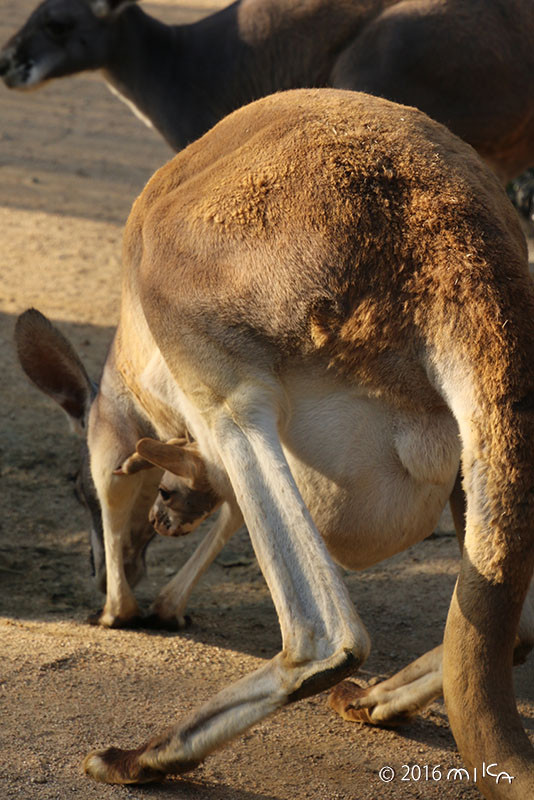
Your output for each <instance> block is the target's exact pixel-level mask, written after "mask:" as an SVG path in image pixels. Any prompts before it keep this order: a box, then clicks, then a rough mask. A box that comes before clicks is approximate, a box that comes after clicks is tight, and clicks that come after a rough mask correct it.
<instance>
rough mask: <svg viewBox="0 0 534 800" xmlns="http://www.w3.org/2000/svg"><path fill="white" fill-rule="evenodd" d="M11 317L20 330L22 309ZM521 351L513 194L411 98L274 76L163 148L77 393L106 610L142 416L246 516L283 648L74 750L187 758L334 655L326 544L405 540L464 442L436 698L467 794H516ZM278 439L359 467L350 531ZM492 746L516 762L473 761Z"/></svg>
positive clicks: (121, 774) (339, 638) (130, 779)
mask: <svg viewBox="0 0 534 800" xmlns="http://www.w3.org/2000/svg"><path fill="white" fill-rule="evenodd" d="M25 319H26V320H28V319H33V321H32V324H33V326H34V330H35V325H36V324H38V323H37V322H36V319H35V313H32V314H30V316H29V317H23V318H22V319H21V322H20V323H19V326H24V325H25V322H24V320H25ZM47 324H48V323H46V321H45V323H43V325H44V327H45V328H46V325H47ZM73 363H75V362H73ZM533 365H534V287H533V285H532V281H531V278H530V277H529V274H528V261H527V253H526V246H525V241H524V237H523V235H522V232H521V229H520V227H519V223H518V221H517V218H516V215H515V212H514V211H513V209H512V207H511V206H510V204H509V202H508V200H507V198H506V195H505V193H504V191H503V189H502V188H501V186H500V184H499V181H498V180H497V178H496V177H495V175H493V174H492V173H491V171H490V170H489V169H487V168H485V167H484V165H483V164H481V162H480V159H478V157H477V156H476V154H475V153H474V152H473V150H472V149H471V148H470V147H469V146H467V145H466V144H464V143H463V142H461V141H460V140H459V139H457V138H456V137H454V136H453V135H452V134H451V133H450V132H449V131H448V130H447V129H446V128H444V127H443V126H441V125H439V124H437V123H435V122H433V121H431V120H430V119H428V118H427V117H426V116H425V115H424V114H422V113H421V112H419V111H417V110H415V109H413V108H407V107H402V106H398V105H395V104H392V103H390V102H388V101H386V100H382V99H379V98H373V97H370V96H366V95H361V94H358V93H354V92H344V91H337V90H316V91H313V90H300V91H294V92H288V93H281V94H278V95H274V96H272V97H268V98H266V99H263V100H261V101H258V102H257V103H254V104H252V105H250V106H247V107H245V108H243V109H241V110H239V111H236V112H235V113H234V114H232V115H230V116H229V117H227V118H226V119H225V120H223V121H222V122H221V123H219V124H218V125H217V126H216V128H214V129H213V131H211V132H210V133H208V134H206V135H205V136H204V137H202V138H201V139H200V140H199V141H197V142H195V143H194V144H192V145H191V146H189V147H188V148H187V149H186V150H184V151H183V153H181V154H179V155H178V156H176V157H175V158H174V159H173V160H172V161H171V162H170V163H169V164H167V165H166V166H165V167H163V168H162V169H161V170H159V171H158V172H157V173H156V174H155V176H154V177H153V178H152V180H151V181H150V182H149V183H148V185H147V187H146V188H145V190H144V192H143V193H142V194H141V196H140V198H139V199H138V200H137V201H136V203H135V204H134V207H133V210H132V213H131V215H130V218H129V221H128V223H127V227H126V232H125V240H124V274H123V293H122V303H121V314H120V323H119V327H118V329H117V333H116V336H115V339H114V343H113V347H112V349H111V351H110V354H109V357H108V359H107V362H106V366H105V369H104V373H103V378H102V382H101V385H100V389H99V391H98V393H97V395H96V397H95V399H94V400H93V402H92V403H91V404H90V405H89V407H88V408H87V415H88V445H89V449H90V454H91V471H92V475H93V479H94V483H95V486H96V490H97V493H98V497H99V500H100V504H101V508H102V519H103V524H104V539H105V546H106V559H107V560H108V563H110V564H112V563H115V564H118V566H119V569H118V570H116V571H115V572H116V574H117V575H118V579H117V580H118V583H117V584H115V585H113V586H108V598H107V601H106V607H105V609H104V612H103V613H104V616H105V615H106V614H107V615H109V617H110V618H112V616H113V613H114V603H115V602H116V597H118V596H119V594H121V593H126V594H127V593H128V591H129V587H128V585H127V581H126V578H125V575H124V571H123V570H121V569H120V566H121V563H122V562H121V558H122V555H121V553H122V542H123V540H124V537H126V538H127V537H128V536H129V531H130V513H131V511H132V509H133V508H134V507H135V503H136V498H137V496H138V494H139V493H140V492H141V491H142V488H143V484H144V481H145V478H146V476H147V475H150V471H144V472H143V471H140V472H134V473H132V474H126V475H125V474H117V468H118V467H120V466H121V465H123V464H124V462H125V461H126V460H127V459H128V458H129V457H130V456H131V454H132V452H133V451H134V450H135V448H136V444H137V441H138V440H139V439H140V438H141V437H146V436H147V435H148V436H152V437H155V438H156V439H159V440H163V441H166V440H169V439H173V438H177V439H181V438H182V437H184V436H185V435H186V431H190V432H191V433H192V436H193V437H194V440H195V442H196V448H198V453H199V454H200V455H201V457H202V461H203V464H204V465H205V469H206V475H207V477H208V478H209V482H210V485H211V486H213V487H214V488H215V489H216V492H217V496H218V497H219V498H220V499H221V501H222V507H221V514H226V516H227V519H230V518H231V517H234V519H235V520H238V521H239V520H240V519H244V520H245V522H246V523H247V526H248V529H249V532H250V536H251V539H252V543H253V546H254V549H255V552H256V556H257V558H258V562H259V564H260V567H261V569H262V571H263V573H264V576H265V578H266V581H267V584H268V586H269V589H270V591H271V594H272V597H273V601H274V604H275V607H276V610H277V613H278V616H279V620H280V625H281V630H282V640H283V649H282V651H281V653H280V654H279V655H277V656H276V657H275V658H274V659H272V660H271V661H269V662H268V663H266V664H265V665H263V666H262V667H260V668H259V669H258V670H256V671H255V672H254V673H252V674H250V675H248V676H246V677H244V678H242V679H241V680H240V681H238V682H237V683H235V684H232V685H231V686H229V687H227V688H226V689H224V690H223V691H222V692H220V693H219V694H218V695H216V697H215V698H213V699H212V700H210V701H208V702H207V703H206V704H205V705H203V706H202V707H201V708H200V709H199V710H198V711H197V712H196V713H195V714H193V715H192V716H190V717H188V718H187V719H185V720H184V721H183V722H181V723H179V724H177V725H175V726H174V727H173V728H171V729H170V730H169V731H167V732H166V733H165V734H163V735H161V736H159V737H156V738H155V739H152V740H151V741H149V742H147V743H145V744H143V745H141V746H140V747H137V748H135V749H133V750H119V749H117V748H110V749H108V750H104V751H102V752H98V753H92V754H90V755H89V756H88V757H87V758H86V760H85V770H86V772H87V773H88V774H89V775H91V776H92V777H93V778H95V779H97V780H101V781H106V782H110V783H139V782H146V781H154V780H160V779H161V778H162V777H163V776H164V775H165V774H169V773H182V772H187V771H188V770H191V769H193V768H194V767H195V766H196V765H197V764H198V763H199V762H201V761H202V760H203V759H204V758H206V757H207V756H208V755H209V754H210V753H211V752H212V751H213V750H215V749H216V748H218V747H220V746H221V745H223V744H224V743H225V742H227V741H229V740H230V739H231V738H233V737H235V736H238V735H239V734H240V733H242V732H243V731H244V730H246V729H247V728H248V727H249V726H250V725H253V724H255V723H257V722H258V721H259V720H261V719H263V718H264V717H266V716H267V715H269V714H271V713H273V712H274V711H276V710H277V709H278V708H280V707H282V706H283V705H285V704H287V703H290V702H293V701H295V700H298V699H300V698H303V697H306V696H309V695H311V694H314V693H316V692H319V691H322V690H324V689H327V688H328V687H330V686H333V685H334V684H336V683H338V682H339V681H341V680H342V679H343V678H344V677H345V676H347V675H348V674H350V673H352V672H354V671H355V670H356V668H357V667H358V666H359V665H360V664H361V663H362V662H363V661H364V659H365V658H366V656H367V653H368V650H369V641H368V636H367V633H366V631H365V628H364V627H363V624H362V622H361V620H360V619H359V617H358V615H357V614H356V612H355V610H354V608H353V607H352V604H351V603H350V600H349V597H348V595H347V591H346V588H345V586H344V585H343V582H342V581H341V579H340V576H339V573H338V570H337V569H336V567H335V565H334V563H333V561H332V557H331V555H330V554H329V551H331V552H333V553H334V554H335V557H336V559H337V560H338V561H340V562H341V563H343V564H345V565H346V566H349V567H350V566H351V565H354V563H356V562H357V561H358V559H359V558H360V556H361V553H362V552H369V551H370V550H371V549H373V548H374V551H375V554H376V555H375V560H379V558H380V557H381V556H387V555H388V554H389V552H390V549H389V548H390V546H391V542H392V541H395V537H398V540H397V547H398V549H401V548H402V547H403V546H404V547H405V546H408V545H409V544H410V543H411V538H410V532H411V531H413V526H412V524H411V522H412V515H413V503H412V502H411V499H412V497H413V496H414V493H415V494H416V495H417V494H419V496H425V495H427V496H430V494H432V493H434V494H433V497H434V499H435V498H436V491H439V489H436V486H438V487H439V486H440V485H444V484H446V483H447V484H448V485H449V486H450V485H452V482H453V481H454V477H455V474H456V469H457V460H456V459H451V458H450V454H451V452H453V451H454V448H456V447H458V442H459V446H460V450H461V461H462V468H463V475H464V490H465V494H466V498H467V512H466V535H465V543H464V548H463V554H462V563H461V569H460V575H459V579H458V583H457V587H456V590H455V592H454V596H453V599H452V602H451V606H450V610H449V614H448V619H447V625H446V631H445V639H444V655H443V659H444V670H443V684H444V694H445V700H446V704H447V709H448V713H449V718H450V722H451V726H452V730H453V733H454V736H455V738H456V741H457V744H458V747H459V749H460V752H461V754H462V756H463V758H464V760H465V762H466V765H467V766H468V768H469V769H472V770H474V768H475V767H479V769H478V770H477V772H476V779H477V784H478V786H479V787H480V789H481V791H482V792H483V794H484V796H485V797H487V798H493V799H495V798H497V799H498V800H504V798H507V799H508V798H514V800H524V798H526V797H531V796H533V794H534V760H533V752H532V748H531V746H530V743H529V741H528V738H527V737H526V735H525V733H524V731H523V729H522V727H521V723H520V720H519V717H518V714H517V711H516V708H515V702H514V697H513V688H512V680H511V670H512V660H513V649H514V643H515V637H516V632H517V629H518V622H519V618H520V614H521V609H522V606H523V602H524V598H525V596H526V593H527V589H528V586H529V583H530V580H531V576H532V571H533V566H534V533H533V529H532V516H533V511H534V508H533V507H534V463H533V460H532V445H533V437H534V414H533V408H534V399H533V398H534V394H533V390H534V366H533ZM42 367H43V365H42V363H38V364H37V367H36V368H37V370H39V369H41V368H42ZM75 375H76V368H75V367H74V368H73V370H72V371H71V373H70V376H71V386H72V387H74V388H75V384H76V380H75ZM65 388H68V385H67V386H66V387H63V386H61V385H59V389H60V390H61V391H62V392H63V391H64V389H65ZM68 399H69V398H68V397H66V398H65V400H64V402H65V403H67V402H68ZM362 421H364V424H362ZM358 424H359V425H361V429H362V436H361V437H360V439H359V441H358V442H357V444H356V446H355V447H351V448H350V449H349V451H348V452H347V451H345V452H344V453H343V457H340V447H339V443H340V441H341V442H342V443H344V442H346V441H347V438H348V434H349V433H351V432H352V431H353V430H354V426H357V425H358ZM325 425H327V426H328V428H329V431H330V432H331V437H324V436H323V443H324V447H322V448H316V447H314V446H313V442H314V441H315V440H316V439H317V438H318V437H319V436H320V435H322V433H323V432H324V427H325ZM377 442H379V444H380V446H377ZM295 458H296V459H300V460H302V461H303V462H305V463H309V464H310V466H311V467H313V468H315V469H317V470H318V471H319V472H321V473H322V474H324V475H326V476H328V477H329V478H330V479H331V480H332V481H335V482H336V483H337V484H338V485H339V486H340V487H341V488H342V487H343V486H344V485H345V481H346V480H347V478H348V477H350V475H352V473H353V471H354V469H355V468H360V469H364V468H365V465H367V468H368V469H369V474H370V476H371V480H370V481H369V483H368V486H367V488H365V487H363V488H362V490H361V494H360V496H359V498H358V499H359V502H360V504H361V508H362V511H365V513H362V519H361V523H360V524H361V527H360V529H359V531H358V533H357V534H356V535H354V536H352V537H347V538H343V537H341V538H339V537H337V536H331V537H328V536H327V537H325V538H324V539H323V538H322V537H321V536H320V535H319V533H318V531H317V529H316V527H315V525H314V523H313V521H312V517H311V514H310V511H309V509H308V508H307V506H306V505H305V503H304V501H303V499H302V496H301V494H300V492H299V490H298V488H297V485H296V482H295V480H294V477H293V473H292V468H291V464H292V461H293V460H294V459H295ZM377 482H379V483H380V485H381V486H382V489H383V490H382V491H380V492H378V493H377V494H376V502H375V503H374V504H372V503H369V492H373V491H374V488H375V486H376V484H377ZM446 494H447V492H443V495H445V496H446ZM326 500H327V498H325V501H326ZM442 502H443V503H444V502H445V497H443V498H442ZM425 514H427V508H426V507H425V506H424V504H423V511H422V512H421V515H420V517H421V519H422V523H423V524H424V515H425ZM378 519H379V520H383V521H384V525H383V526H381V525H376V522H377V520H378ZM393 520H394V524H393V525H392V526H390V527H388V524H387V523H388V521H390V522H391V521H393ZM430 530H431V526H430V528H429V532H430ZM377 537H378V538H377ZM114 574H115V573H114ZM132 601H133V598H132ZM133 603H134V605H135V601H133ZM496 759H498V762H499V769H500V770H501V773H503V774H504V773H507V774H508V776H509V777H510V778H512V777H513V780H512V782H511V783H509V782H508V780H502V779H501V780H500V781H499V782H497V781H496V779H495V777H492V776H491V775H489V774H488V773H485V772H484V771H483V770H481V769H480V765H482V764H483V763H484V762H485V763H494V762H495V760H496Z"/></svg>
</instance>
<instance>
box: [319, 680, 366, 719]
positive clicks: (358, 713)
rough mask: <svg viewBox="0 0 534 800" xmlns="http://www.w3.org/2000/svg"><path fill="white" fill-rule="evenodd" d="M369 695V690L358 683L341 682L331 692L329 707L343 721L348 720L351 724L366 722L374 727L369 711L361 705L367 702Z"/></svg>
mask: <svg viewBox="0 0 534 800" xmlns="http://www.w3.org/2000/svg"><path fill="white" fill-rule="evenodd" d="M367 694H368V691H367V689H363V688H362V687H361V686H358V684H357V683H353V682H352V681H341V683H338V684H337V686H334V688H333V689H332V691H331V692H330V695H329V697H328V705H329V706H330V708H333V709H334V711H335V712H336V713H337V714H339V715H340V716H341V717H343V719H347V720H349V721H350V722H366V723H368V724H370V725H373V724H374V723H373V720H372V719H371V714H370V712H369V709H368V708H365V706H363V705H360V703H363V702H365V697H366V696H367Z"/></svg>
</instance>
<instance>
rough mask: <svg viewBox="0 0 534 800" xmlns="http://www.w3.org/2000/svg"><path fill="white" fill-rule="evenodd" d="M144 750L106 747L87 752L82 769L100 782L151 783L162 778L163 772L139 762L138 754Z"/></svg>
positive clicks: (143, 748)
mask: <svg viewBox="0 0 534 800" xmlns="http://www.w3.org/2000/svg"><path fill="white" fill-rule="evenodd" d="M144 752H145V747H141V748H139V749H137V750H120V749H119V748H118V747H108V749H107V750H101V751H100V752H96V751H95V752H93V753H89V755H88V756H86V758H85V760H84V762H83V770H84V772H85V774H86V775H89V777H91V778H93V780H95V781H100V782H101V783H121V784H128V783H153V782H155V781H161V780H163V779H164V777H165V773H163V772H159V771H157V770H155V769H152V768H151V767H144V766H142V765H141V764H140V763H139V756H140V755H141V754H142V753H144Z"/></svg>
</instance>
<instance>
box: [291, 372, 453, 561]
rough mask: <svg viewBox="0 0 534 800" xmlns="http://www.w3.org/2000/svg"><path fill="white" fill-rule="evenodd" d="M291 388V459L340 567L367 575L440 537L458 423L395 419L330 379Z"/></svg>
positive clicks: (446, 417) (443, 416)
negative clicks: (375, 566)
mask: <svg viewBox="0 0 534 800" xmlns="http://www.w3.org/2000/svg"><path fill="white" fill-rule="evenodd" d="M285 386H286V390H287V394H288V400H289V406H290V411H289V415H288V421H287V425H286V426H284V429H283V430H282V431H281V438H282V442H283V447H284V451H285V453H286V457H287V460H288V462H289V465H290V468H291V471H292V473H293V475H294V477H295V480H296V482H297V484H298V486H299V489H300V491H301V494H302V496H303V499H304V501H305V503H306V505H307V506H308V508H309V510H310V512H311V514H312V517H313V519H314V521H315V524H316V525H317V527H318V529H319V531H320V532H321V534H322V536H323V538H324V540H325V542H326V544H327V547H328V549H329V551H330V553H331V555H332V556H333V558H334V559H335V560H336V561H337V562H338V563H340V564H342V565H343V566H344V567H347V568H348V569H363V568H365V567H368V566H370V565H372V564H375V563H377V562H379V561H381V560H383V559H385V558H388V557H389V556H391V555H394V554H395V553H398V552H401V551H402V550H405V549H406V548H407V547H409V546H410V545H411V544H414V543H416V542H418V541H421V540H422V539H424V538H425V537H426V536H428V535H429V534H430V533H432V531H433V530H434V528H435V526H436V523H437V522H438V519H439V516H440V514H441V512H442V510H443V507H444V506H445V503H446V502H447V500H448V498H449V495H450V493H451V490H452V487H453V485H454V480H455V477H456V473H457V470H458V466H459V459H460V441H459V437H458V429H457V426H456V422H455V420H454V418H453V417H452V415H451V414H450V413H449V412H448V411H447V410H439V411H436V412H433V413H432V414H427V415H415V414H413V415H412V414H407V413H405V412H400V411H398V410H392V409H391V407H390V406H388V405H387V404H386V403H384V402H383V401H381V400H377V399H374V398H370V397H368V396H366V395H365V394H363V393H361V392H359V391H358V390H357V389H349V388H347V387H346V386H343V385H340V384H339V383H337V382H335V383H334V382H332V383H330V384H325V382H324V378H323V379H322V380H321V381H315V380H314V379H310V378H309V377H306V376H305V375H300V376H299V375H292V376H291V378H290V379H288V380H287V381H286V383H285ZM312 465H313V466H312Z"/></svg>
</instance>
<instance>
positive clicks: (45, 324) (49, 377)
mask: <svg viewBox="0 0 534 800" xmlns="http://www.w3.org/2000/svg"><path fill="white" fill-rule="evenodd" d="M15 344H16V348H17V355H18V358H19V361H20V365H21V367H22V369H23V370H24V372H25V373H26V375H27V376H28V378H29V379H30V380H31V381H33V383H34V384H35V385H36V386H37V388H38V389H40V390H41V391H42V392H44V393H45V394H47V395H48V396H49V397H51V398H52V399H53V400H55V401H56V403H58V404H59V405H60V406H61V408H62V409H63V410H64V411H65V412H66V413H67V414H68V415H69V417H70V418H71V419H72V420H73V421H74V422H76V423H77V424H78V425H80V426H82V427H83V424H84V421H85V417H86V414H87V412H88V410H89V406H90V404H91V401H92V399H93V395H94V391H93V387H92V384H91V381H90V380H89V376H88V375H87V372H86V371H85V367H84V366H83V364H82V362H81V361H80V359H79V357H78V355H77V354H76V352H75V350H74V348H73V347H72V345H71V344H70V342H69V341H67V339H66V338H65V337H64V336H63V334H62V333H60V332H59V331H58V329H57V328H55V327H54V326H53V325H52V323H51V322H50V321H49V320H48V319H47V318H46V317H45V316H43V314H41V313H40V311H37V310H36V309H34V308H30V309H29V310H28V311H25V312H24V313H23V314H21V315H20V317H19V318H18V320H17V323H16V325H15Z"/></svg>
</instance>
